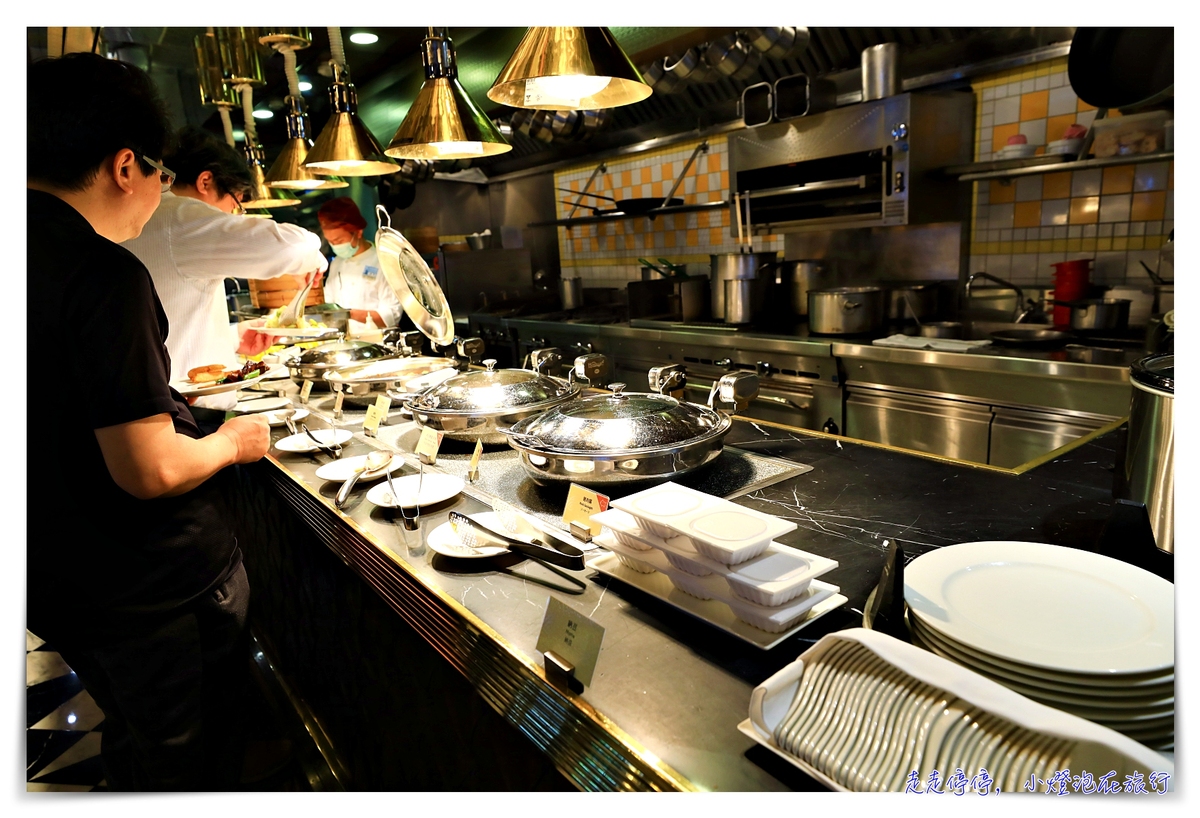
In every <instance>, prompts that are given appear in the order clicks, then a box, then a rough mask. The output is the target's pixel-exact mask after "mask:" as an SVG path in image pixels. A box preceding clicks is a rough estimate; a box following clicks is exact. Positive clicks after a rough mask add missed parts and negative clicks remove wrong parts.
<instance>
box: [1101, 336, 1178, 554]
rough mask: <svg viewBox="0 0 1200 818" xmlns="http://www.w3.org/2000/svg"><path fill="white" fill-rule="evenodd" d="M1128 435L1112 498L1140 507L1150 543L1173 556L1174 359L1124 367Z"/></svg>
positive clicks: (1161, 358) (1153, 358) (1154, 358)
mask: <svg viewBox="0 0 1200 818" xmlns="http://www.w3.org/2000/svg"><path fill="white" fill-rule="evenodd" d="M1129 383H1130V385H1131V386H1133V397H1132V398H1131V399H1130V403H1129V437H1128V440H1127V442H1126V444H1125V458H1124V462H1123V463H1119V464H1118V469H1117V472H1118V473H1117V479H1116V481H1115V485H1114V487H1113V488H1114V494H1116V495H1117V496H1118V497H1120V498H1124V499H1127V500H1136V501H1137V502H1139V503H1144V504H1145V505H1146V511H1147V512H1148V513H1149V515H1150V528H1151V529H1152V530H1153V531H1154V541H1155V544H1156V545H1157V546H1158V547H1159V548H1160V549H1161V550H1163V551H1167V552H1169V553H1172V554H1173V553H1175V355H1174V354H1166V355H1151V356H1150V357H1148V358H1143V359H1142V360H1140V361H1138V362H1137V363H1135V364H1134V365H1133V366H1131V367H1130V368H1129Z"/></svg>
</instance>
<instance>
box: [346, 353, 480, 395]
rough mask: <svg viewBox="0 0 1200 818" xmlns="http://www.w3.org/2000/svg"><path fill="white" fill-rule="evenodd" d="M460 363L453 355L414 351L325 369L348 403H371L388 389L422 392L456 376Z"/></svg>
mask: <svg viewBox="0 0 1200 818" xmlns="http://www.w3.org/2000/svg"><path fill="white" fill-rule="evenodd" d="M457 366H458V361H456V360H454V359H453V358H437V357H428V356H424V355H412V356H409V357H406V358H389V359H387V360H382V361H369V362H367V363H359V364H350V365H348V366H343V367H338V368H337V369H332V370H330V371H328V372H326V373H325V380H326V381H328V382H329V383H330V384H332V385H333V387H334V388H335V389H341V391H342V394H343V395H345V396H346V397H345V400H346V402H347V403H350V404H352V405H355V406H369V405H370V404H372V403H374V402H375V399H376V398H377V397H379V396H380V395H386V394H387V393H388V391H389V390H396V391H399V392H422V391H424V390H426V389H428V388H430V387H431V386H436V385H437V384H438V383H441V382H442V381H444V380H446V379H447V378H450V377H452V376H454V375H455V374H456V369H455V368H456V367H457ZM430 376H433V377H430Z"/></svg>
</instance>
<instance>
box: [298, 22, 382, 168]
mask: <svg viewBox="0 0 1200 818" xmlns="http://www.w3.org/2000/svg"><path fill="white" fill-rule="evenodd" d="M329 49H330V53H331V54H333V60H332V61H331V62H330V66H331V68H332V75H333V83H332V84H331V85H330V86H329V101H330V107H331V112H330V115H329V120H328V121H327V122H326V123H325V127H324V129H323V130H322V131H321V135H320V136H318V137H317V141H316V144H314V145H313V146H312V150H310V151H309V152H308V158H307V159H306V160H305V163H304V166H305V167H306V168H307V169H308V170H310V171H312V172H313V173H316V174H318V175H320V176H382V175H384V174H385V173H395V172H396V171H398V170H400V165H399V164H398V163H397V162H396V160H394V159H392V158H391V157H389V156H387V155H386V154H385V153H384V152H383V148H382V147H381V146H380V144H379V141H378V140H376V139H375V137H374V136H372V135H371V132H370V131H368V130H367V126H366V125H364V124H363V123H362V120H360V119H359V118H358V94H357V92H356V91H355V90H354V83H352V82H350V72H349V70H348V69H347V68H346V62H345V53H344V51H343V49H342V34H341V30H340V29H339V28H338V27H337V26H330V27H329Z"/></svg>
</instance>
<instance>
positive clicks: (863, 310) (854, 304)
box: [808, 287, 884, 335]
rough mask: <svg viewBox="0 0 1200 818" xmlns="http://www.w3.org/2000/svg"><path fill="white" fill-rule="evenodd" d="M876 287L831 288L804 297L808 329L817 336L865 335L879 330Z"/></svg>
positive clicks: (880, 308)
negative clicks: (806, 298)
mask: <svg viewBox="0 0 1200 818" xmlns="http://www.w3.org/2000/svg"><path fill="white" fill-rule="evenodd" d="M883 315H884V297H883V289H882V288H880V287H831V288H829V289H827V290H811V291H809V293H808V329H809V331H810V332H814V333H817V334H818V335H866V334H868V333H872V332H878V331H879V330H880V329H882V328H883Z"/></svg>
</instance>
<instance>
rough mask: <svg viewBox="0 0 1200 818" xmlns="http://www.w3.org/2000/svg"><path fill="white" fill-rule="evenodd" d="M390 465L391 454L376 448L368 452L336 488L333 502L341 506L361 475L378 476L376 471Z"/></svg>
mask: <svg viewBox="0 0 1200 818" xmlns="http://www.w3.org/2000/svg"><path fill="white" fill-rule="evenodd" d="M391 465H392V455H391V454H390V453H388V452H384V451H380V450H378V449H376V450H375V451H373V452H370V453H369V454H368V455H367V457H366V460H364V461H363V464H362V465H361V466H359V467H358V468H356V469H355V470H354V473H353V474H351V475H350V478H349V479H348V480H346V482H344V483H342V487H341V488H340V489H338V493H337V497H335V498H334V500H333V504H334V505H335V506H337V507H338V508H341V507H342V505H343V504H345V502H346V500H347V499H349V497H350V492H351V490H352V489H353V488H354V484H355V483H357V482H358V480H359V478H361V477H368V478H370V477H378V476H379V474H378V472H379V471H380V470H381V469H386V468H388V467H390V466H391Z"/></svg>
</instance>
